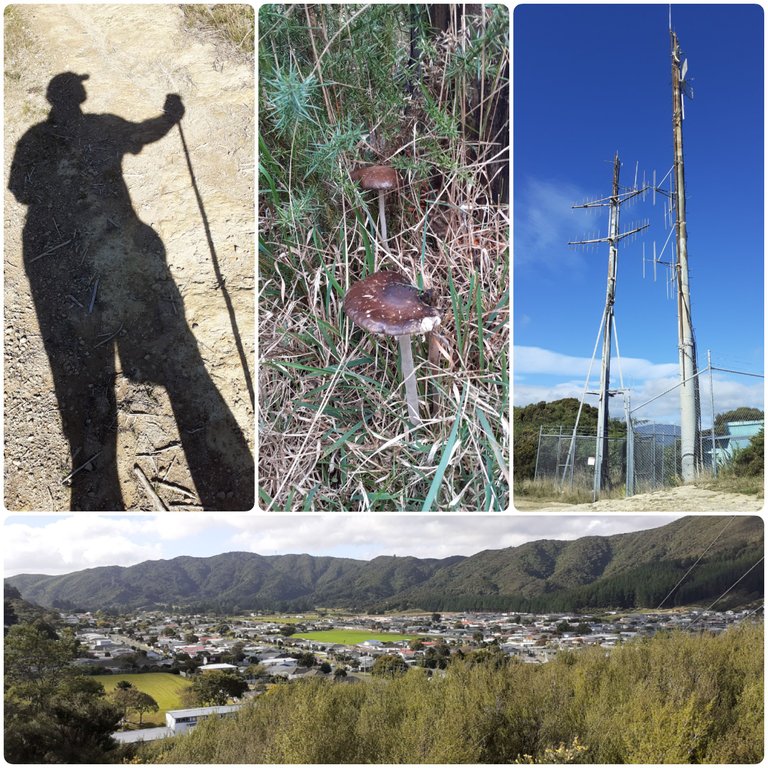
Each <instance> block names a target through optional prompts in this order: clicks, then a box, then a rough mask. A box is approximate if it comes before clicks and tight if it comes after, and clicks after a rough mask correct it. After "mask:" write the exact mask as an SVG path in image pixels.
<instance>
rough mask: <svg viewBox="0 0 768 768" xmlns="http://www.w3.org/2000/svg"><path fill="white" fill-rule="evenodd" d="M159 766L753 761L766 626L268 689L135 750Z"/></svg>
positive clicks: (757, 754) (478, 656) (491, 656)
mask: <svg viewBox="0 0 768 768" xmlns="http://www.w3.org/2000/svg"><path fill="white" fill-rule="evenodd" d="M139 755H140V757H141V759H142V761H143V762H158V763H282V764H290V763H318V764H354V763H410V764H424V763H475V764H477V763H515V762H518V763H533V762H550V763H551V762H575V763H591V764H602V763H645V764H654V763H755V762H759V761H760V760H761V759H762V757H763V627H762V624H750V623H747V624H743V625H741V626H739V627H736V628H733V629H730V630H728V631H726V632H724V633H723V634H722V635H718V636H715V635H711V634H709V633H702V634H698V635H697V634H694V633H661V634H658V635H656V636H654V637H653V638H650V639H644V640H638V641H632V642H628V643H626V644H624V645H621V646H618V647H616V648H614V649H613V650H612V651H610V652H606V650H605V649H604V648H600V647H594V648H588V649H583V650H578V651H569V652H561V653H559V654H558V655H557V656H556V657H555V659H554V660H553V661H550V662H549V663H547V664H543V665H533V664H524V663H522V662H520V661H516V660H509V659H508V658H507V657H505V656H504V654H502V653H499V652H493V649H487V650H486V649H484V650H481V651H477V652H474V654H469V655H468V656H467V657H466V658H465V659H464V660H455V661H453V662H452V663H451V664H450V666H449V667H448V669H447V670H446V672H445V674H444V675H441V674H435V675H434V676H433V677H432V678H431V679H430V678H428V677H427V676H426V675H425V674H424V671H423V670H416V669H414V670H410V671H408V672H406V673H405V674H403V675H402V676H396V677H394V678H375V679H372V680H369V681H366V682H358V683H353V684H349V683H340V682H334V681H331V680H322V679H315V680H313V681H304V682H298V683H295V684H287V685H285V684H284V685H278V686H275V687H273V688H271V689H270V690H269V691H268V692H267V693H266V694H264V695H262V696H259V697H257V698H256V699H255V700H254V701H253V702H251V703H249V704H247V705H245V707H244V708H243V709H242V710H241V711H240V712H239V713H238V715H237V716H236V717H234V718H232V719H229V718H227V719H217V720H214V719H210V720H207V721H205V722H204V723H202V724H201V725H198V726H197V728H196V729H195V730H194V731H192V732H191V733H190V734H189V735H185V736H181V737H177V738H174V739H168V740H165V741H162V742H155V743H153V744H150V745H147V746H146V747H142V748H141V750H140V752H139Z"/></svg>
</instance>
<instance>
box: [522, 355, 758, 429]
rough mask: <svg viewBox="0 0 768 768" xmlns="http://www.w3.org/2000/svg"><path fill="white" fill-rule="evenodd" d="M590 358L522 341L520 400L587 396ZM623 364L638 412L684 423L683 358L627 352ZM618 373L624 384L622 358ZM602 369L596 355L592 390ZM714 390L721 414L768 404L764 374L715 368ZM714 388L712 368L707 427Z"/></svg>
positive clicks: (592, 400)
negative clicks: (680, 384) (550, 379)
mask: <svg viewBox="0 0 768 768" xmlns="http://www.w3.org/2000/svg"><path fill="white" fill-rule="evenodd" d="M589 362H590V361H589V359H587V358H585V357H574V356H571V355H563V354H561V353H559V352H553V351H552V350H547V349H542V348H540V347H523V346H516V347H515V349H514V363H513V371H514V375H515V386H514V392H513V394H514V404H515V405H518V406H523V405H529V404H530V403H538V402H541V401H542V400H543V401H546V402H551V401H553V400H561V399H563V398H567V397H575V398H577V399H581V396H582V394H583V392H584V380H585V378H586V375H587V370H588V369H589ZM621 370H622V374H623V378H624V386H625V387H626V388H627V389H628V390H629V397H630V408H631V409H632V415H633V416H634V417H635V418H638V419H644V420H650V421H657V422H661V423H679V421H680V395H679V390H678V389H676V385H677V384H678V382H679V378H678V364H677V363H652V362H650V361H649V360H643V359H641V358H626V357H623V358H622V359H621ZM612 373H613V375H612V377H611V379H612V384H613V386H615V387H616V388H618V386H619V378H618V366H617V365H616V364H613V365H612ZM599 375H600V361H599V360H596V361H595V364H594V365H593V366H592V374H591V377H590V386H589V389H590V391H594V390H596V389H597V387H598V377H599ZM542 376H556V377H562V379H563V380H562V381H556V382H553V383H549V382H547V383H542V382H541V381H540V379H539V378H538V377H542ZM670 390H671V391H670ZM713 390H714V400H715V413H716V414H717V413H722V412H724V411H728V410H732V409H734V408H742V407H751V408H761V409H762V408H763V407H764V405H763V404H764V386H763V380H762V379H759V378H749V377H745V376H741V377H739V376H735V375H728V374H723V373H719V372H715V373H714V374H713ZM709 391H710V390H709V374H708V373H704V374H702V376H701V378H700V400H701V411H702V417H701V423H702V426H704V427H707V426H708V425H710V424H711V423H712V408H711V404H710V395H709ZM665 393H666V394H665ZM654 398H658V399H654ZM649 401H651V402H649ZM586 402H587V403H589V404H590V405H596V404H597V398H596V397H594V396H587V401H586ZM646 403H647V404H646ZM623 409H624V404H623V401H622V400H621V398H618V397H614V398H611V416H612V417H614V418H621V419H623V418H624V410H623Z"/></svg>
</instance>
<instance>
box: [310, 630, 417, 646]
mask: <svg viewBox="0 0 768 768" xmlns="http://www.w3.org/2000/svg"><path fill="white" fill-rule="evenodd" d="M295 637H303V638H305V639H307V640H316V641H317V642H319V643H341V644H343V645H356V644H357V643H362V642H364V641H365V640H381V641H382V642H390V643H391V642H395V641H397V640H413V639H414V638H415V637H418V635H398V634H395V633H394V632H368V631H366V630H364V629H329V630H326V631H321V632H299V633H297V634H296V635H295Z"/></svg>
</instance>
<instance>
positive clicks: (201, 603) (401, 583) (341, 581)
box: [6, 516, 763, 612]
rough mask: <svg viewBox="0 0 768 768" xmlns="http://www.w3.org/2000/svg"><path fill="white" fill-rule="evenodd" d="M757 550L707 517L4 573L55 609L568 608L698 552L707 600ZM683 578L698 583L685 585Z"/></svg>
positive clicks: (735, 525) (754, 539)
mask: <svg viewBox="0 0 768 768" xmlns="http://www.w3.org/2000/svg"><path fill="white" fill-rule="evenodd" d="M762 547H763V522H762V519H761V518H759V517H757V516H736V517H725V516H705V517H685V518H681V519H679V520H676V521H674V522H672V523H669V524H667V525H665V526H661V527H658V528H651V529H647V530H644V531H636V532H631V533H620V534H613V535H610V536H597V535H594V534H590V535H587V536H583V537H580V538H578V539H575V540H568V541H564V540H558V539H540V540H536V541H532V542H526V543H525V544H522V545H520V546H518V547H507V548H504V549H486V550H483V551H481V552H477V553H475V554H474V555H469V556H464V555H455V556H451V557H445V558H417V557H413V556H408V555H404V556H394V555H380V556H378V557H375V558H373V559H372V560H358V559H353V558H337V557H330V556H314V555H309V554H307V553H303V554H287V555H260V554H257V553H251V552H237V551H235V552H227V553H221V554H218V555H214V556H211V557H207V558H199V557H192V556H189V555H182V556H180V557H176V558H172V559H170V560H148V561H145V562H143V563H138V564H136V565H132V566H101V567H96V568H88V569H84V570H81V571H75V572H73V573H69V574H61V575H54V576H51V575H45V574H18V575H16V576H12V577H9V578H7V579H6V584H9V585H11V586H14V587H16V588H18V589H19V591H20V592H21V593H22V595H23V596H24V598H25V599H28V600H30V601H32V602H35V603H38V604H40V605H43V606H45V607H54V608H61V609H63V610H74V609H76V608H81V609H84V610H95V609H98V608H110V609H115V610H135V609H139V608H151V607H168V606H177V607H188V608H199V609H201V610H220V611H222V612H228V611H231V610H233V609H235V608H237V609H241V610H274V609H277V610H292V609H295V610H308V609H309V608H312V607H334V608H348V609H356V610H360V609H386V610H394V609H404V608H421V609H424V610H432V609H435V610H451V609H452V606H453V607H456V609H458V610H466V609H468V608H466V607H464V606H469V608H471V607H472V606H474V607H476V608H484V607H486V608H494V609H502V610H515V611H519V610H525V609H526V608H542V607H543V608H545V609H546V606H547V605H560V604H562V605H564V606H566V608H572V609H574V610H577V609H579V608H589V607H592V606H597V603H598V602H599V601H600V600H603V601H605V600H608V601H611V600H613V601H618V602H624V603H631V602H633V601H635V602H637V601H638V600H639V601H641V602H642V601H652V600H655V599H656V598H657V596H658V595H659V594H661V593H662V592H663V593H664V594H666V593H667V592H668V591H669V589H671V588H672V587H673V586H674V584H675V583H676V581H677V580H679V578H680V577H682V576H683V575H684V573H685V570H687V569H688V568H689V567H690V566H691V565H692V563H693V562H694V561H695V560H696V559H697V558H699V557H700V556H702V552H705V550H706V553H705V555H704V556H703V557H702V560H701V562H700V563H699V564H698V566H697V568H696V569H695V571H694V572H693V573H692V575H691V576H690V577H689V578H688V583H687V584H685V585H683V586H684V587H685V588H686V589H688V592H689V593H690V596H691V597H692V599H693V598H696V599H702V600H704V599H707V598H712V599H714V598H716V597H717V595H716V594H713V592H714V591H715V590H716V589H717V588H718V585H719V584H720V583H721V582H725V581H727V580H728V578H730V576H729V574H730V572H731V571H734V569H737V568H740V567H742V565H743V564H744V563H747V562H748V561H750V558H753V559H755V558H756V557H757V556H758V553H762ZM756 570H759V569H756ZM633 574H635V576H633ZM738 575H741V574H738ZM633 578H635V579H636V581H638V583H637V584H633V583H632V579H633ZM735 578H736V574H735V573H734V579H733V580H734V581H735ZM639 582H643V583H639ZM692 585H695V587H696V588H695V589H691V588H690V587H691V586H692ZM741 586H742V588H741V589H740V590H738V591H737V592H736V594H735V595H734V597H738V596H741V597H745V596H747V595H748V594H752V593H754V594H757V593H758V592H761V591H762V573H760V574H759V580H758V579H757V576H756V575H755V576H752V577H751V578H750V579H747V580H745V582H744V583H743V584H742V585H741ZM665 590H666V591H665ZM697 590H698V591H697ZM681 591H682V592H683V593H684V594H687V593H685V592H684V590H682V589H681ZM663 596H664V595H662V597H663ZM611 605H613V603H607V604H606V605H605V606H602V607H610V606H611ZM598 607H599V606H598Z"/></svg>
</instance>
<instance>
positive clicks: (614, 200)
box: [568, 152, 648, 499]
mask: <svg viewBox="0 0 768 768" xmlns="http://www.w3.org/2000/svg"><path fill="white" fill-rule="evenodd" d="M620 168H621V162H620V161H619V153H618V152H617V153H616V156H615V157H614V159H613V191H612V194H611V196H610V197H607V198H602V199H601V200H594V201H593V202H590V203H584V204H583V205H574V206H572V207H573V208H599V207H607V208H609V209H610V217H609V220H608V236H607V237H600V238H593V239H591V240H576V241H571V242H569V243H568V245H592V244H594V243H608V246H609V247H608V287H607V289H606V293H605V308H604V309H603V318H602V321H601V327H602V334H603V354H602V365H601V371H600V391H599V392H597V393H596V394H597V395H598V397H599V398H600V399H599V402H598V407H597V444H596V447H595V475H594V485H593V494H592V497H593V499H597V497H598V496H599V494H600V491H601V489H603V488H605V487H606V486H607V484H608V418H609V416H608V411H609V409H608V402H609V398H610V397H611V395H613V394H615V392H613V391H611V337H612V334H613V331H614V329H615V325H616V323H615V319H614V308H613V306H614V303H615V301H616V277H617V271H618V258H619V241H620V240H623V239H624V238H625V237H629V236H630V235H634V234H636V233H637V232H640V231H641V230H643V229H645V228H646V227H647V226H648V225H647V224H643V225H642V226H640V227H636V228H634V229H630V230H628V231H626V232H619V208H620V206H621V204H622V203H626V202H627V201H629V200H631V199H632V198H633V197H637V196H638V195H641V194H643V192H645V190H646V189H647V187H645V186H644V187H643V188H642V189H637V188H635V187H633V188H632V189H630V190H629V191H627V192H621V191H620V189H619V169H620ZM579 413H581V409H579ZM577 426H578V420H577ZM575 434H576V427H574V439H573V440H572V441H571V449H570V451H569V462H570V465H571V466H572V465H573V455H572V453H573V446H574V442H575Z"/></svg>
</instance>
